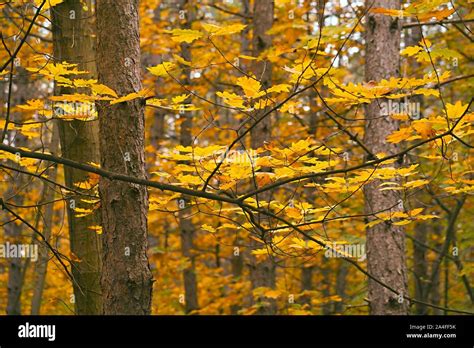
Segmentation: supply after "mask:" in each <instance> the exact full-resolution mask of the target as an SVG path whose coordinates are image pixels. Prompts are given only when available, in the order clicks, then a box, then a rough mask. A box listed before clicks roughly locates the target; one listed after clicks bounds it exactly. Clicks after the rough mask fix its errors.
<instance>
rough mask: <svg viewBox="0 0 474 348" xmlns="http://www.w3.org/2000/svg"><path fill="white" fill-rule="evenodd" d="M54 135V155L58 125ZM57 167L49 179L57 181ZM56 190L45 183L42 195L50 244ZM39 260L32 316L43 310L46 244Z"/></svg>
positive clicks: (44, 219) (47, 255)
mask: <svg viewBox="0 0 474 348" xmlns="http://www.w3.org/2000/svg"><path fill="white" fill-rule="evenodd" d="M53 127H54V128H53V133H52V135H51V143H50V145H49V152H51V153H52V154H53V155H55V154H57V152H58V150H59V135H58V131H57V127H56V125H53ZM56 176H57V166H53V167H52V168H51V169H50V172H49V173H48V177H49V179H50V180H52V181H56ZM54 190H55V188H54V187H52V186H51V184H50V183H47V182H43V192H42V193H41V197H42V198H41V201H40V204H45V203H46V204H47V206H46V208H45V209H44V218H43V236H44V238H45V239H46V240H47V241H48V242H49V241H50V238H51V234H52V230H53V216H54V203H52V202H53V201H54V196H55V191H54ZM38 209H39V211H38V213H37V214H38V219H39V217H40V216H42V215H43V213H42V212H41V210H42V205H40V206H39V207H38ZM38 219H37V220H38ZM38 244H39V248H38V260H37V263H36V267H35V274H34V281H33V284H34V285H33V297H32V299H31V315H39V314H40V308H41V301H42V298H43V290H44V285H45V281H46V271H47V269H48V261H49V249H48V247H47V246H46V245H44V243H38Z"/></svg>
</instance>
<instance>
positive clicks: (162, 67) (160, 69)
mask: <svg viewBox="0 0 474 348" xmlns="http://www.w3.org/2000/svg"><path fill="white" fill-rule="evenodd" d="M147 69H148V71H149V72H150V73H152V74H153V75H155V76H158V77H163V76H168V75H169V74H170V73H171V72H172V71H174V70H176V69H177V66H176V64H174V63H172V62H163V63H161V64H158V65H156V66H152V67H149V68H147Z"/></svg>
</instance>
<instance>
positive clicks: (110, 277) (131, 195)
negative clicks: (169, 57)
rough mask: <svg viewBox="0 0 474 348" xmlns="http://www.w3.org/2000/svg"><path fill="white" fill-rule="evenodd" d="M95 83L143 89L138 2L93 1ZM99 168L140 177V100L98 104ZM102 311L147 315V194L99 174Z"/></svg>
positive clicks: (122, 89) (142, 171)
mask: <svg viewBox="0 0 474 348" xmlns="http://www.w3.org/2000/svg"><path fill="white" fill-rule="evenodd" d="M97 39H98V45H97V68H98V73H99V82H100V83H102V84H105V85H106V86H108V87H110V88H112V89H113V90H115V92H116V93H117V94H118V95H120V96H125V95H128V94H130V93H133V92H138V91H140V90H141V89H142V84H141V81H140V33H139V27H138V0H121V1H115V0H98V1H97ZM98 112H99V126H100V127H99V129H100V153H101V161H100V162H101V166H102V168H104V169H106V170H109V171H113V172H117V173H122V174H126V175H129V176H133V177H137V178H145V177H146V172H145V154H144V102H143V100H142V99H134V100H130V101H126V102H123V103H119V104H115V105H109V104H106V103H98ZM99 191H100V197H101V212H102V225H103V234H104V235H103V245H102V246H103V274H102V277H101V285H102V294H103V307H104V313H105V314H137V315H138V314H142V315H144V314H150V312H151V296H152V274H151V271H150V265H149V263H148V257H147V213H148V193H147V190H146V188H145V187H144V186H140V185H136V184H131V183H125V182H119V181H113V180H109V179H107V178H101V179H100V181H99Z"/></svg>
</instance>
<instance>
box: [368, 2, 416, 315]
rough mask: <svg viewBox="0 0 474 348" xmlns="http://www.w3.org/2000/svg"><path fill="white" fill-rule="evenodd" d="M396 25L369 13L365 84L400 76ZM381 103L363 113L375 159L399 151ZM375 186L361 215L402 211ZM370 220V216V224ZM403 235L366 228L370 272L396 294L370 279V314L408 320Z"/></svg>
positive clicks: (384, 227) (389, 228) (395, 229)
mask: <svg viewBox="0 0 474 348" xmlns="http://www.w3.org/2000/svg"><path fill="white" fill-rule="evenodd" d="M366 6H372V7H373V8H388V9H396V10H398V9H400V1H399V0H375V1H366ZM400 25H401V23H400V22H399V18H398V17H391V16H386V15H380V14H374V13H370V12H369V14H368V16H367V21H366V52H365V74H366V80H367V81H372V80H373V81H376V82H377V81H380V80H381V79H388V78H390V77H392V76H394V77H396V76H399V66H400V54H399V49H400ZM381 102H385V101H384V100H379V101H375V102H372V103H371V104H369V105H367V107H366V126H365V136H364V142H365V145H366V146H367V147H368V148H369V150H370V151H371V152H372V153H374V154H377V153H381V152H383V153H386V154H387V155H390V154H394V153H396V152H398V151H399V146H397V145H394V144H390V143H387V141H386V137H387V136H388V135H389V134H391V133H392V132H394V131H396V130H397V129H398V122H397V121H396V120H394V119H392V118H391V117H389V116H388V115H382V112H381V106H380V105H381V104H380V103H381ZM380 183H381V182H380V181H379V180H375V181H373V182H371V183H369V184H368V185H366V186H365V187H364V195H365V212H366V214H369V215H370V214H374V213H376V212H378V211H380V210H384V209H391V210H392V211H397V210H398V211H399V210H403V209H404V208H403V207H402V206H401V204H399V202H400V201H399V196H398V194H397V192H396V191H380V190H379V185H380ZM372 219H374V217H373V216H369V221H371V220H372ZM404 233H405V231H404V228H403V227H402V226H394V225H390V224H378V225H375V226H373V227H370V228H367V267H368V272H369V274H371V275H372V276H374V277H375V278H377V279H379V280H380V281H382V282H384V283H385V284H387V285H388V286H390V287H391V288H392V289H394V290H395V291H396V292H397V293H393V292H392V291H390V290H388V289H387V288H385V287H384V286H382V285H380V284H378V283H377V282H375V281H374V280H372V279H369V286H368V292H369V294H368V297H369V305H370V313H371V314H407V313H408V303H407V301H406V300H405V299H404V298H403V296H407V295H408V289H407V274H406V260H405V235H404Z"/></svg>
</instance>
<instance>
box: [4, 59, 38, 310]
mask: <svg viewBox="0 0 474 348" xmlns="http://www.w3.org/2000/svg"><path fill="white" fill-rule="evenodd" d="M28 76H29V75H28V74H27V72H26V70H25V69H24V68H22V67H20V66H19V67H16V68H15V70H14V75H13V85H12V86H13V88H12V93H13V94H12V96H11V106H13V105H20V104H24V103H25V102H26V101H27V100H28V99H30V96H31V92H32V89H31V86H30V83H31V81H30V80H29V78H28ZM14 91H16V92H14ZM2 99H4V100H2V106H3V105H6V99H5V97H3V98H2ZM4 114H6V111H4ZM10 116H11V120H13V121H17V122H21V121H23V116H22V115H21V114H18V113H15V112H12V113H11V115H10ZM7 136H8V137H9V138H8V141H9V143H10V144H13V145H14V146H17V147H26V146H27V142H28V139H27V137H26V136H24V135H23V134H22V133H20V132H18V131H15V132H8V133H7ZM10 136H12V137H11V138H10ZM11 165H12V166H13V167H18V168H19V167H20V166H19V164H17V163H11ZM10 179H11V180H10V185H9V187H8V189H7V192H6V193H5V197H6V198H7V199H8V201H10V202H11V203H13V204H15V205H18V206H21V205H23V203H24V200H25V197H24V193H25V192H24V190H25V187H23V184H25V182H26V177H25V176H24V175H23V174H20V173H12V177H11V178H10ZM29 189H31V188H29ZM5 215H6V216H5V219H6V220H7V221H8V220H10V219H11V216H8V214H5ZM4 228H5V237H6V239H7V241H9V242H10V243H12V244H18V243H22V238H21V235H22V232H23V224H17V223H16V222H10V223H8V224H6V225H5V227H4ZM28 261H29V260H26V261H25V262H24V263H23V262H22V258H20V257H14V258H11V259H9V260H8V281H7V308H6V312H7V314H10V315H20V314H21V293H22V288H23V277H24V272H26V267H27V266H28V264H29V262H28Z"/></svg>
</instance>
